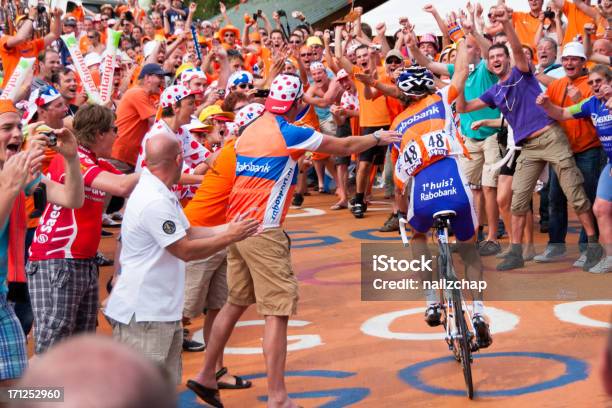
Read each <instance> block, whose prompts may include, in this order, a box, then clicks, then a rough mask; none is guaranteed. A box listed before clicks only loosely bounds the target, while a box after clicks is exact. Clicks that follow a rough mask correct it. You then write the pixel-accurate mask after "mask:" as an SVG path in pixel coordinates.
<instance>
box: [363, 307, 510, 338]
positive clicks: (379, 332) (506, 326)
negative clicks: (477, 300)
mask: <svg viewBox="0 0 612 408" xmlns="http://www.w3.org/2000/svg"><path fill="white" fill-rule="evenodd" d="M424 312H425V308H424V307H415V308H413V309H405V310H398V311H396V312H390V313H385V314H381V315H378V316H374V317H372V318H370V319H368V320H367V321H366V322H364V323H363V324H362V325H361V331H362V332H363V333H365V334H367V335H369V336H374V337H381V338H383V339H392V340H416V341H423V340H443V339H444V335H445V334H444V329H443V327H442V326H440V331H439V332H437V333H416V332H415V333H413V332H394V331H391V329H390V327H391V324H393V322H394V321H395V319H398V318H400V317H403V316H410V315H414V314H418V315H419V316H422V315H423V313H424ZM485 315H486V316H488V318H489V324H490V327H491V333H492V334H494V333H504V332H509V331H511V330H514V329H515V328H516V326H517V325H518V323H519V321H520V318H519V317H518V316H517V315H515V314H514V313H510V312H506V311H504V310H501V309H498V308H496V307H485ZM419 323H420V324H422V325H423V326H426V323H425V321H423V320H422V319H421V320H420V321H419Z"/></svg>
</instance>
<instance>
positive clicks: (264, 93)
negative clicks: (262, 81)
mask: <svg viewBox="0 0 612 408" xmlns="http://www.w3.org/2000/svg"><path fill="white" fill-rule="evenodd" d="M268 95H270V90H269V89H258V90H257V91H255V98H267V97H268Z"/></svg>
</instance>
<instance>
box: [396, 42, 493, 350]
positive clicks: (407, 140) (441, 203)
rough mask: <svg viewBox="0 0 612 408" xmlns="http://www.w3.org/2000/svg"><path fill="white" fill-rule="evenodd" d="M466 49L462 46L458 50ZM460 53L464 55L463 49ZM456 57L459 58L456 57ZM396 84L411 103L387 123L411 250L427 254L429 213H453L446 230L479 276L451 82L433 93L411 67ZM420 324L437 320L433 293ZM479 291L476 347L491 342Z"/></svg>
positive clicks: (429, 81) (425, 75)
mask: <svg viewBox="0 0 612 408" xmlns="http://www.w3.org/2000/svg"><path fill="white" fill-rule="evenodd" d="M463 47H465V45H463V44H462V45H461V46H460V48H463ZM463 54H464V55H466V53H465V51H463ZM457 58H459V56H458V57H457ZM396 86H397V87H398V88H399V90H400V91H401V92H402V93H404V95H406V96H407V97H409V99H410V100H411V103H410V105H409V106H408V108H407V109H406V110H404V111H403V112H402V113H401V114H399V115H398V116H397V117H396V119H395V120H394V122H393V124H392V125H391V129H392V130H396V131H397V132H399V133H402V134H403V138H402V141H401V144H400V145H399V146H397V145H394V148H396V149H398V151H399V152H396V153H398V160H397V163H396V166H395V181H396V185H397V186H398V188H399V189H400V190H401V191H405V190H404V189H406V190H407V189H408V188H410V195H409V201H408V202H407V201H406V200H404V201H403V207H404V209H403V210H406V207H407V216H406V217H405V218H406V219H407V220H408V223H409V224H410V225H411V227H412V230H413V232H414V234H413V236H412V239H411V246H412V247H413V249H414V250H417V251H418V248H421V249H422V251H423V252H428V250H427V246H426V233H427V232H428V231H429V230H430V229H431V227H432V225H433V214H434V213H436V212H438V211H443V210H452V211H455V213H456V216H455V217H454V218H453V219H452V220H451V226H452V229H453V231H454V234H455V236H456V237H457V240H459V241H462V242H464V243H470V244H467V245H462V247H464V248H465V249H462V250H461V251H460V253H461V257H462V259H463V261H464V263H465V265H466V273H467V275H468V278H469V277H470V276H471V277H476V278H477V279H480V278H481V277H482V263H481V261H480V257H479V255H478V251H477V249H476V246H475V245H473V244H471V242H474V243H475V226H476V225H477V219H476V215H475V209H474V205H473V203H472V193H471V191H470V188H469V186H468V182H467V179H466V178H465V176H464V175H463V173H462V171H461V169H460V168H459V161H458V160H457V156H460V155H467V151H466V150H465V147H464V146H463V142H462V141H461V139H460V137H459V134H458V131H457V126H456V123H455V117H454V115H453V110H452V108H451V104H452V103H453V101H454V100H455V98H456V97H457V87H456V85H455V84H454V82H452V83H451V84H450V85H449V86H446V87H444V88H442V89H440V90H436V88H435V85H434V78H433V74H432V73H431V71H429V70H428V69H426V68H423V67H420V66H412V67H410V68H407V69H406V70H405V71H404V72H402V73H401V74H400V75H399V77H398V78H397V80H396ZM426 297H427V309H426V311H425V321H426V322H427V324H429V325H430V326H437V325H439V324H440V323H441V322H440V320H441V307H442V306H441V304H440V301H439V297H438V291H434V290H431V291H428V292H427V293H426ZM483 309H484V305H483V302H482V293H479V292H478V293H474V303H473V318H472V323H473V325H474V330H475V332H476V338H477V341H478V345H479V347H480V348H484V347H488V346H489V345H490V344H491V342H492V339H491V335H490V333H489V326H488V324H487V323H486V321H485V319H484V317H483Z"/></svg>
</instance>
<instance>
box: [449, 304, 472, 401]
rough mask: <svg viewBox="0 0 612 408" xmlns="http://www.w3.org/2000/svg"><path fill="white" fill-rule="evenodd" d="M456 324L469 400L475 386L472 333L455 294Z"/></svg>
mask: <svg viewBox="0 0 612 408" xmlns="http://www.w3.org/2000/svg"><path fill="white" fill-rule="evenodd" d="M453 297H454V300H453V303H454V307H455V322H456V324H457V332H458V336H457V341H456V342H455V344H456V346H457V348H458V350H457V352H458V354H459V356H460V358H461V367H462V368H463V379H464V380H465V387H466V392H467V396H468V398H469V399H473V398H474V384H473V383H472V349H471V347H470V332H469V330H468V326H467V323H466V321H465V314H464V311H463V307H462V304H461V296H460V295H458V294H455V295H454V296H453Z"/></svg>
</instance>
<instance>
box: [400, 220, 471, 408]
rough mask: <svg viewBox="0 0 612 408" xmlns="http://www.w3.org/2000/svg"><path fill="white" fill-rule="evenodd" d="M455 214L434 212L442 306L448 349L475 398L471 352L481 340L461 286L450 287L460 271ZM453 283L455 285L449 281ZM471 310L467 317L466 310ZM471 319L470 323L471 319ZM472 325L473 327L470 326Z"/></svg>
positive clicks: (403, 227) (405, 241) (467, 387)
mask: <svg viewBox="0 0 612 408" xmlns="http://www.w3.org/2000/svg"><path fill="white" fill-rule="evenodd" d="M455 215H456V213H455V211H451V210H448V211H439V212H436V213H435V214H434V215H433V218H434V223H433V228H434V229H435V237H436V238H437V241H438V248H439V254H438V259H437V263H438V273H439V275H440V278H443V279H445V280H446V281H445V282H446V285H444V286H445V288H444V289H440V292H441V299H442V302H441V309H442V318H441V320H442V325H443V326H444V331H445V334H446V336H445V341H446V343H447V345H448V348H449V350H451V351H452V352H453V355H454V357H455V360H457V362H459V363H461V366H462V369H463V377H464V380H465V385H466V393H467V396H468V398H470V399H473V398H474V384H473V381H472V361H473V359H472V352H475V351H478V349H479V347H478V343H477V342H476V341H475V339H476V336H475V335H474V332H475V329H474V326H473V323H472V316H471V315H470V312H469V310H468V308H467V307H466V304H465V300H464V299H463V296H462V293H461V290H460V289H456V288H452V289H446V288H447V287H449V285H448V282H453V281H457V280H458V279H457V275H456V274H455V270H454V267H453V262H452V253H451V248H450V246H449V241H448V236H449V232H448V231H449V226H450V220H451V218H453V217H454V216H455ZM406 224H407V221H406V219H405V218H402V219H400V233H401V236H402V241H404V244H407V242H408V239H407V236H406V230H405V225H406ZM450 286H451V287H452V285H450ZM466 313H467V314H468V319H467V321H466V318H465V314H466ZM467 322H469V326H468V323H467ZM470 327H471V329H470Z"/></svg>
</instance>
